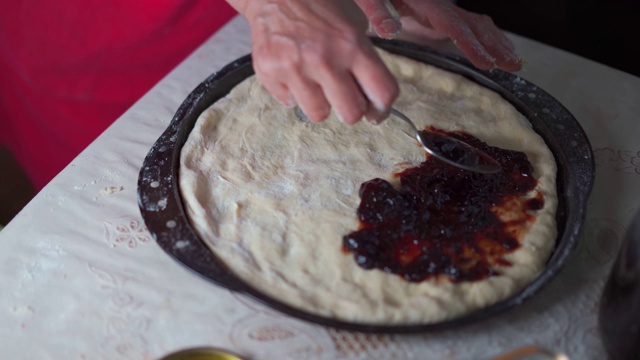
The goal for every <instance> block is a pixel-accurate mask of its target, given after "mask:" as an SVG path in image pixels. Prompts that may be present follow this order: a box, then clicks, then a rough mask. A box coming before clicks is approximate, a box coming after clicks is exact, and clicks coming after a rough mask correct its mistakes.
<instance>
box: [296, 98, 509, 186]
mask: <svg viewBox="0 0 640 360" xmlns="http://www.w3.org/2000/svg"><path fill="white" fill-rule="evenodd" d="M295 114H296V116H297V118H298V120H300V121H303V122H309V121H310V120H309V118H308V117H307V115H306V114H305V113H304V111H302V109H300V107H296V108H295ZM391 114H393V115H395V116H396V117H398V118H400V119H401V120H404V121H405V122H406V123H407V124H409V125H410V126H411V129H412V130H413V135H414V137H415V138H416V140H418V142H419V143H420V145H421V146H422V147H423V148H424V150H425V151H426V152H427V153H429V154H430V155H432V156H433V157H435V158H436V159H438V160H440V161H443V162H445V163H447V164H449V165H452V166H455V167H458V168H460V169H464V170H469V171H473V172H477V173H481V174H493V173H497V172H499V171H500V170H501V169H502V167H501V166H500V163H498V162H497V161H496V160H495V159H494V158H492V157H491V156H489V155H487V154H486V153H484V152H482V151H480V150H479V149H477V148H475V147H473V146H471V145H469V144H467V143H466V142H464V141H462V140H458V139H456V138H454V137H451V136H448V135H445V134H442V133H438V132H434V131H428V130H423V131H418V128H417V127H416V125H415V124H414V123H413V121H411V119H409V117H407V116H406V115H405V114H403V113H402V112H400V111H399V110H397V109H395V108H391Z"/></svg>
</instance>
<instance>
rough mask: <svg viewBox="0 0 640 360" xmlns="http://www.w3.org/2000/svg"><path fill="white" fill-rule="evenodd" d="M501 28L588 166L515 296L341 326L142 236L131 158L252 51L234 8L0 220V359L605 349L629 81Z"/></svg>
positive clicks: (635, 185) (632, 150)
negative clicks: (560, 257) (532, 284)
mask: <svg viewBox="0 0 640 360" xmlns="http://www.w3.org/2000/svg"><path fill="white" fill-rule="evenodd" d="M511 38H512V39H513V41H514V42H515V44H516V46H517V48H518V50H519V52H520V54H521V55H523V57H524V58H525V60H526V66H525V69H524V70H523V71H522V72H521V73H520V74H519V75H520V76H521V77H522V78H524V79H527V80H529V81H530V82H532V83H534V84H536V85H537V86H539V87H540V88H542V89H544V90H546V91H547V92H549V93H550V94H551V95H552V96H554V97H556V98H557V99H558V100H559V101H560V102H561V103H562V104H563V105H565V106H566V107H567V108H568V109H569V110H570V111H571V112H572V113H573V114H574V115H575V117H576V118H577V119H578V120H579V122H580V123H581V125H582V126H583V127H584V129H585V131H586V132H587V134H588V136H589V138H590V140H591V143H592V146H593V149H594V152H595V156H596V166H597V176H596V183H595V187H594V190H593V193H592V196H591V198H590V202H589V211H588V215H587V221H586V226H585V227H584V229H583V234H582V238H581V240H580V243H579V246H578V248H577V249H576V251H575V253H574V255H573V256H572V259H571V261H570V263H569V264H568V266H567V267H565V268H564V269H563V271H562V272H561V273H560V274H559V275H558V276H557V277H556V279H555V280H554V281H553V282H552V283H551V284H550V285H549V286H547V287H545V288H544V289H543V291H541V292H540V293H539V294H537V295H536V296H535V297H534V298H532V299H531V300H529V301H527V302H525V303H524V304H523V305H522V306H520V307H517V308H515V309H513V310H510V311H508V312H506V313H504V314H502V315H499V316H498V317H496V318H495V319H491V320H489V321H485V322H482V323H479V324H475V325H472V326H467V327H464V328H461V329H458V330H452V331H444V332H438V333H429V334H423V335H371V334H358V333H350V332H346V331H339V330H334V329H330V328H324V327H321V326H317V325H313V324H310V323H306V322H303V321H299V320H296V319H294V318H291V317H288V316H286V315H282V314H280V313H278V312H276V311H273V310H270V309H269V308H267V307H265V306H263V305H261V304H259V303H257V302H255V301H254V300H252V299H250V298H246V297H244V296H242V295H238V294H234V293H232V292H230V291H228V290H225V289H222V288H219V287H217V286H215V285H212V284H211V283H209V282H207V281H205V280H203V279H202V278H200V277H198V276H195V275H194V274H193V273H192V272H190V271H188V270H186V269H185V268H184V267H182V266H181V265H179V264H178V263H176V262H175V261H174V260H172V259H171V258H170V257H169V256H167V255H166V254H165V253H164V252H163V251H162V250H161V249H160V247H158V246H157V245H156V244H155V243H154V242H153V240H152V238H151V235H150V234H149V232H148V231H147V229H146V228H145V226H144V224H143V221H142V218H141V216H140V213H139V210H138V205H137V202H136V182H137V176H138V172H139V169H140V166H141V164H142V161H143V159H144V157H145V155H146V154H147V152H148V151H149V149H150V147H151V145H152V144H153V143H154V142H155V141H156V139H157V138H158V137H159V135H160V134H161V133H162V132H163V130H164V129H165V128H166V127H167V125H168V124H169V121H170V120H171V118H172V116H173V114H174V112H175V111H176V109H177V108H178V106H179V105H180V103H181V102H182V101H183V100H184V98H185V97H186V96H187V95H188V94H189V92H191V91H192V90H193V89H194V88H195V87H196V86H197V85H198V84H199V83H200V82H201V81H202V80H204V79H205V78H206V77H207V76H208V75H210V74H211V73H212V72H213V71H215V70H217V69H220V68H222V67H223V66H224V65H226V64H227V63H229V62H231V61H233V60H234V59H236V58H238V57H240V56H242V55H245V54H247V53H248V52H249V51H250V48H251V44H250V37H249V27H248V25H247V23H246V21H245V20H244V19H242V18H240V17H237V18H236V19H234V20H233V21H232V22H231V23H229V24H228V25H227V26H226V27H224V28H223V29H222V30H221V31H219V32H218V33H217V34H215V35H214V36H212V37H211V38H210V39H209V40H208V41H207V42H205V43H204V44H203V45H202V46H201V47H200V48H199V49H198V50H197V51H195V52H194V53H193V54H192V55H191V56H190V57H189V58H187V59H186V60H185V61H184V62H183V63H182V64H181V65H180V66H178V67H177V68H176V69H175V70H174V71H173V72H171V73H170V74H169V75H168V76H167V77H166V78H165V79H163V80H162V81H161V82H160V83H159V84H158V85H157V86H155V87H154V88H153V89H152V90H151V91H150V92H149V93H147V94H146V95H145V96H144V97H143V98H141V99H140V101H138V102H137V103H136V104H135V105H134V106H133V107H132V108H131V109H130V110H129V111H127V112H126V113H125V114H124V115H123V116H122V117H121V118H119V119H118V120H117V121H116V122H115V123H114V124H113V125H112V126H111V127H110V128H109V129H107V130H106V131H105V132H104V133H103V134H102V135H101V136H100V137H99V138H98V139H97V140H96V141H95V142H94V143H93V144H91V145H90V146H89V147H88V148H87V149H86V150H85V151H84V152H83V153H82V154H81V155H80V156H78V157H77V158H76V159H75V160H74V161H73V162H72V163H71V164H70V165H69V166H68V167H67V168H66V169H64V170H63V171H62V172H61V173H60V174H59V175H58V176H57V177H56V178H55V179H54V180H53V181H52V182H51V183H50V184H49V185H48V186H47V187H46V188H44V189H43V190H42V191H41V192H40V193H39V194H38V195H37V196H36V198H35V199H33V200H32V201H31V202H30V203H29V204H28V205H27V206H26V207H25V209H24V210H23V211H22V212H21V213H20V214H19V215H18V216H17V217H16V218H15V219H14V220H13V221H11V222H10V223H9V224H8V226H6V228H5V229H3V230H2V232H0V324H2V325H1V326H0V353H2V358H5V359H29V360H31V359H66V360H73V359H157V358H158V357H160V356H162V355H166V354H167V353H170V352H173V351H176V350H179V349H183V348H186V347H193V346H217V347H223V348H227V349H230V350H233V351H234V352H236V353H239V354H241V355H243V356H247V357H249V358H250V359H255V360H259V359H423V360H424V359H483V358H488V357H491V356H492V355H497V354H499V353H502V352H505V351H507V350H510V349H513V348H515V347H518V346H522V345H526V344H538V345H542V346H545V347H548V348H551V349H554V350H558V351H563V352H566V353H567V354H568V355H570V356H571V357H572V358H575V359H602V358H604V357H605V355H604V350H603V347H602V344H601V342H600V336H599V333H598V327H597V308H598V302H599V297H600V292H601V289H602V287H603V284H604V281H605V278H606V276H607V274H608V271H609V269H610V265H611V262H612V260H613V258H614V256H615V254H616V252H617V249H618V248H619V245H620V242H621V240H622V237H623V234H624V231H625V226H626V224H627V222H628V220H629V219H630V217H631V215H632V214H633V212H634V210H635V209H637V208H638V207H639V204H640V142H639V141H638V139H640V127H639V126H638V122H637V114H640V105H639V103H638V101H637V100H638V94H640V78H637V77H634V76H632V75H629V74H626V73H623V72H620V71H617V70H615V69H612V68H608V67H606V66H603V65H600V64H597V63H594V62H592V61H590V60H587V59H584V58H580V57H578V56H575V55H572V54H569V53H566V52H564V51H561V50H558V49H555V48H552V47H549V46H546V45H544V44H540V43H537V42H534V41H531V40H529V39H526V38H522V37H519V36H516V35H511ZM525 90H526V89H525ZM87 121H90V119H88V120H87Z"/></svg>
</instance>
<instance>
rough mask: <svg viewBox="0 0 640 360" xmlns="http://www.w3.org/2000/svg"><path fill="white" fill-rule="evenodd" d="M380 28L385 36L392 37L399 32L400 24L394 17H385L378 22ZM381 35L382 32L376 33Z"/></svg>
mask: <svg viewBox="0 0 640 360" xmlns="http://www.w3.org/2000/svg"><path fill="white" fill-rule="evenodd" d="M380 28H381V29H382V30H383V31H384V32H385V34H384V35H385V36H389V37H393V36H396V35H398V34H399V33H400V30H402V24H401V23H400V21H398V20H396V19H386V20H384V21H383V22H382V23H381V24H380ZM378 35H380V36H383V34H378Z"/></svg>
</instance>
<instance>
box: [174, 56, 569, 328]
mask: <svg viewBox="0 0 640 360" xmlns="http://www.w3.org/2000/svg"><path fill="white" fill-rule="evenodd" d="M380 54H381V56H382V58H383V60H384V61H385V63H386V64H387V65H388V66H389V68H390V70H391V71H392V72H393V73H394V74H395V76H396V77H397V79H398V81H399V83H400V88H401V94H400V97H399V99H398V100H397V102H396V104H395V106H396V107H397V108H399V109H401V110H402V111H403V112H404V113H405V114H407V115H408V116H409V117H411V118H412V119H414V121H415V122H416V123H417V125H418V127H419V128H425V127H426V126H428V125H432V126H435V127H436V128H439V129H442V130H446V131H454V130H464V131H466V132H467V133H469V134H471V135H473V136H475V137H477V138H479V139H480V140H482V141H484V142H486V143H488V144H489V145H491V146H497V147H501V148H505V149H512V150H518V151H523V152H525V153H526V154H527V157H528V159H529V161H530V162H531V163H532V164H533V166H534V176H535V177H536V178H537V179H538V186H537V188H536V189H535V192H536V193H537V194H539V195H542V197H543V198H544V207H543V208H542V209H541V210H539V211H538V212H537V217H536V218H535V222H533V224H530V227H529V229H528V231H527V232H526V234H525V236H524V238H523V239H522V240H521V246H520V247H519V248H517V250H515V251H514V252H512V253H509V254H508V255H507V256H505V259H506V260H508V261H509V262H510V263H511V264H512V266H510V267H504V268H501V269H500V275H498V276H491V277H488V278H486V279H484V280H481V281H472V282H451V281H448V280H447V279H445V278H442V277H437V278H433V279H429V280H425V281H422V282H419V283H413V282H407V281H405V280H404V279H403V278H402V277H400V276H398V275H395V274H388V273H385V272H383V271H380V270H375V269H374V270H364V269H363V268H361V267H359V266H358V264H357V263H356V261H354V258H353V256H352V255H351V254H349V253H345V252H344V251H343V250H342V238H343V236H344V235H346V234H348V233H350V232H352V231H354V230H357V229H358V219H357V217H356V209H357V207H358V205H359V203H360V199H359V197H358V190H359V187H360V185H361V184H362V183H363V182H365V181H368V180H371V179H374V178H381V179H385V180H387V181H389V182H391V183H392V184H393V183H394V181H396V179H395V177H394V176H393V174H394V173H397V172H399V171H401V170H402V169H405V168H407V167H412V166H417V165H418V164H420V163H421V162H423V161H424V160H425V156H426V155H425V152H424V150H422V149H421V148H420V147H419V146H418V145H417V142H416V141H415V140H414V139H413V138H412V137H411V135H410V133H409V132H408V131H406V130H405V129H406V128H404V127H403V123H402V121H401V120H398V119H394V118H389V119H388V120H387V121H385V122H384V123H382V124H381V125H371V124H369V123H367V122H366V121H361V122H359V123H357V124H356V125H354V126H348V125H345V124H342V123H341V122H340V121H339V120H338V119H337V118H335V117H333V116H332V117H330V118H329V119H327V120H326V121H324V122H322V123H317V124H315V123H303V122H301V121H299V120H297V118H296V116H295V114H294V111H293V110H290V109H285V108H283V107H282V106H281V105H279V104H278V103H277V102H275V101H274V100H273V99H272V98H271V96H270V95H269V94H268V93H267V92H266V91H265V90H264V88H263V87H262V86H261V84H260V83H259V81H258V80H257V79H256V78H255V77H250V78H248V79H247V80H245V81H243V82H242V83H240V84H239V85H238V86H236V87H235V88H234V89H233V90H232V91H231V93H230V94H229V95H228V96H226V97H225V98H223V99H220V100H219V101H218V102H216V103H215V104H214V105H213V106H212V107H211V108H209V109H208V110H207V111H205V112H204V113H203V114H202V115H201V117H200V118H199V120H198V121H197V122H196V124H195V127H194V128H193V130H192V131H191V134H190V136H189V139H188V140H187V142H186V144H185V145H184V147H183V149H182V154H181V167H180V177H179V184H180V189H181V193H182V197H183V200H184V204H185V208H186V211H187V214H188V216H189V218H190V220H191V223H192V226H193V227H194V229H195V231H196V232H197V234H198V235H199V236H200V238H201V239H202V240H203V241H205V242H206V243H207V244H208V245H209V247H210V248H211V250H212V251H213V252H214V253H215V254H216V255H217V256H218V258H219V259H220V260H222V261H223V262H224V263H225V264H226V265H227V266H228V267H229V268H230V269H232V270H233V271H234V272H235V273H236V274H237V275H238V276H239V277H240V278H242V279H243V280H244V281H246V282H247V283H249V284H250V285H252V286H254V287H255V288H256V289H258V290H260V291H261V292H264V293H265V294H267V295H269V296H272V297H274V298H277V299H280V300H281V301H283V302H285V303H288V304H290V305H292V306H294V307H297V308H301V309H304V310H306V311H309V312H312V313H315V314H319V315H323V316H328V317H334V318H337V319H341V320H345V321H352V322H359V323H378V324H380V323H385V324H412V323H431V322H438V321H442V320H445V319H450V318H453V317H456V316H460V315H462V314H465V313H468V312H470V311H473V310H475V309H479V308H482V307H485V306H487V305H490V304H493V303H495V302H497V301H499V300H502V299H504V298H506V297H508V296H509V295H512V294H514V293H515V292H517V291H518V290H520V289H521V288H522V287H524V286H525V285H526V284H527V283H528V282H529V281H531V280H532V279H533V277H535V276H536V275H537V274H538V273H539V272H540V270H541V269H542V268H543V266H544V264H545V262H546V260H547V259H548V257H549V255H550V253H551V250H552V248H553V246H554V243H555V238H556V224H555V210H556V204H557V200H556V193H555V191H556V190H555V189H556V187H555V179H556V164H555V161H554V158H553V155H552V154H551V152H550V150H549V149H548V147H547V146H546V145H545V143H544V141H543V140H542V138H541V137H540V136H539V135H537V134H536V133H535V132H534V131H533V130H532V129H531V125H530V123H529V122H528V121H527V120H526V118H524V116H523V115H521V114H520V113H519V112H517V111H516V110H515V108H514V107H513V106H511V105H510V104H509V103H508V102H506V101H505V100H504V99H503V98H501V97H500V96H499V95H498V94H496V93H494V92H492V91H491V90H488V89H486V88H484V87H481V86H479V85H478V84H476V83H474V82H472V81H469V80H467V79H465V78H464V77H462V76H459V75H456V74H452V73H449V72H446V71H443V70H441V69H439V68H436V67H434V66H430V65H426V64H423V63H419V62H416V61H413V60H410V59H407V58H404V57H401V56H397V55H392V54H389V53H386V52H383V51H380ZM532 196H533V195H532Z"/></svg>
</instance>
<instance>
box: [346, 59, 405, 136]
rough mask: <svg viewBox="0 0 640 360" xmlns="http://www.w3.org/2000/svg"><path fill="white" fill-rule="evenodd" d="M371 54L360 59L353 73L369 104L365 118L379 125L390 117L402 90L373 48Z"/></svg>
mask: <svg viewBox="0 0 640 360" xmlns="http://www.w3.org/2000/svg"><path fill="white" fill-rule="evenodd" d="M370 52H371V53H369V54H365V56H362V57H361V58H359V59H358V61H357V62H356V63H355V64H354V67H353V70H352V71H353V74H354V77H355V78H356V79H357V81H358V84H359V85H360V88H361V89H362V92H363V93H364V96H366V98H367V100H368V103H369V106H368V108H367V110H366V113H365V117H366V118H367V120H369V121H370V122H372V123H374V124H379V123H381V122H382V121H383V120H384V119H386V118H387V116H389V110H390V109H391V105H393V102H394V101H395V100H396V98H397V97H398V95H399V93H400V88H399V87H398V82H397V81H396V79H395V77H394V76H393V75H392V74H391V72H390V71H389V69H387V67H386V66H385V65H384V63H383V62H382V60H381V59H380V58H379V57H378V56H377V54H375V51H374V50H373V48H371V49H370Z"/></svg>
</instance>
